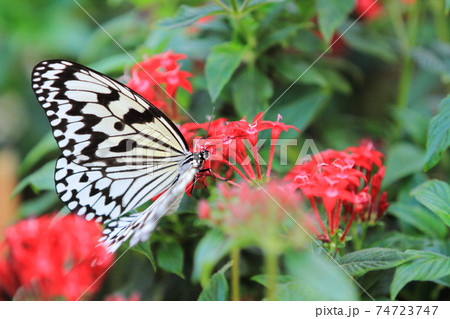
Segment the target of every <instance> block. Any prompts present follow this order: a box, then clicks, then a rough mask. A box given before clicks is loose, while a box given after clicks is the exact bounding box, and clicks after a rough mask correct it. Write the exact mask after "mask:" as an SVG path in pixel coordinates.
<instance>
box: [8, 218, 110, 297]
mask: <svg viewBox="0 0 450 319" xmlns="http://www.w3.org/2000/svg"><path fill="white" fill-rule="evenodd" d="M100 237H101V229H100V227H99V226H98V224H96V223H95V222H88V221H86V220H85V219H83V218H81V217H78V216H76V215H68V216H65V217H58V216H50V215H45V216H41V217H39V218H30V219H25V220H22V221H20V222H19V223H17V224H16V225H14V226H11V227H10V228H8V229H7V230H6V239H5V242H4V243H3V245H2V246H3V252H4V256H3V258H2V259H0V292H1V291H3V294H4V295H5V297H7V298H13V297H14V298H16V299H37V300H54V299H57V298H64V299H66V300H77V299H79V298H80V297H82V298H83V299H86V297H87V296H89V295H91V294H93V293H95V292H97V291H98V289H99V287H100V283H101V282H102V279H103V277H101V276H102V275H103V273H104V272H105V271H106V269H107V268H108V267H109V266H110V265H111V263H112V261H113V256H112V255H110V254H109V253H108V252H107V250H106V249H105V248H104V247H103V246H101V245H97V244H98V243H97V241H98V239H99V238H100ZM18 292H20V293H19V294H18ZM84 293H87V295H85V296H82V295H83V294H84Z"/></svg>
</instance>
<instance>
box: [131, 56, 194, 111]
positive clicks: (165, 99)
mask: <svg viewBox="0 0 450 319" xmlns="http://www.w3.org/2000/svg"><path fill="white" fill-rule="evenodd" d="M185 58H186V55H184V54H175V53H173V52H172V51H167V52H164V53H160V54H156V55H154V56H153V57H151V58H149V59H146V60H145V61H142V62H140V63H138V64H136V65H134V66H133V67H132V68H131V79H130V80H129V81H128V83H127V86H128V87H129V88H131V89H133V90H135V91H136V92H138V93H139V94H141V95H142V96H143V97H144V98H146V99H147V100H148V101H150V102H151V103H153V104H154V105H155V106H156V107H158V108H161V109H162V110H163V112H164V113H166V115H167V116H169V117H170V118H172V119H174V118H175V119H176V118H178V111H177V105H176V102H175V101H174V98H175V95H176V92H177V90H178V88H183V89H185V90H186V91H188V92H189V93H192V86H191V83H190V82H189V81H188V78H189V77H192V74H191V73H189V72H187V71H182V70H180V65H179V64H178V61H179V60H181V59H185Z"/></svg>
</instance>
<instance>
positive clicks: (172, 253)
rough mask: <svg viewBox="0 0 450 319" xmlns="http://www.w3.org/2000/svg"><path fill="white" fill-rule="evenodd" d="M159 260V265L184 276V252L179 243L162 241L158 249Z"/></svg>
mask: <svg viewBox="0 0 450 319" xmlns="http://www.w3.org/2000/svg"><path fill="white" fill-rule="evenodd" d="M157 260H158V266H159V267H161V268H162V269H164V270H165V271H168V272H171V273H174V274H177V275H178V276H180V277H181V278H184V275H183V264H184V253H183V248H181V246H180V245H179V244H178V243H161V245H160V246H159V247H158V250H157Z"/></svg>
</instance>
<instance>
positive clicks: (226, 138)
mask: <svg viewBox="0 0 450 319" xmlns="http://www.w3.org/2000/svg"><path fill="white" fill-rule="evenodd" d="M262 114H263V113H262V112H261V113H259V114H258V115H257V116H256V117H255V118H254V119H253V121H252V122H247V120H246V119H245V118H243V119H241V120H239V121H227V120H226V119H225V118H219V119H217V120H214V121H212V122H211V123H209V122H206V123H202V124H195V123H186V124H183V125H182V126H181V127H180V131H181V132H182V133H183V135H184V136H185V138H186V139H187V140H188V143H189V146H190V147H192V149H194V148H195V150H196V151H199V150H200V149H207V150H208V151H209V152H210V154H211V157H210V160H209V161H207V162H206V163H205V164H204V168H211V169H212V170H214V171H216V172H220V169H221V168H222V167H223V166H224V165H225V166H226V167H227V168H226V172H225V174H226V177H227V178H228V177H229V176H230V174H231V170H232V171H234V172H235V173H237V174H238V175H239V176H240V177H241V178H242V179H243V180H245V181H246V182H248V183H250V181H251V180H253V179H259V180H261V179H262V178H263V167H262V166H263V163H262V159H261V157H260V155H259V153H258V152H259V148H258V134H259V132H261V131H265V130H271V137H272V139H271V141H270V144H271V145H270V155H269V158H268V162H267V169H266V173H265V176H266V177H269V176H270V172H271V167H272V162H273V156H274V151H275V144H276V142H277V140H278V139H279V137H280V134H281V132H282V131H287V130H289V129H294V130H296V131H298V132H300V131H299V130H298V129H297V128H295V127H294V126H292V125H287V124H285V123H282V122H280V120H281V116H279V117H278V119H277V121H276V122H274V121H263V120H262ZM199 130H208V132H207V133H206V135H207V136H206V138H202V137H196V138H193V136H195V135H197V134H199ZM191 141H193V142H191ZM246 142H248V144H249V148H250V150H248V147H247V146H246ZM259 147H260V146H259ZM249 151H250V152H249ZM255 171H256V173H255Z"/></svg>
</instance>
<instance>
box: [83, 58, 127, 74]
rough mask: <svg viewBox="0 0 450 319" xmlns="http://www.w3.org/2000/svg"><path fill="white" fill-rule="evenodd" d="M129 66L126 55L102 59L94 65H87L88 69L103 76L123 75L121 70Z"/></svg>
mask: <svg viewBox="0 0 450 319" xmlns="http://www.w3.org/2000/svg"><path fill="white" fill-rule="evenodd" d="M129 64H130V57H129V56H128V54H126V53H120V54H115V55H111V56H108V57H106V58H103V59H101V60H99V61H96V62H95V63H91V64H89V67H90V68H92V69H94V70H97V71H99V72H102V73H105V74H111V73H114V72H115V73H120V74H122V73H123V70H124V69H125V67H126V66H127V65H129Z"/></svg>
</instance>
